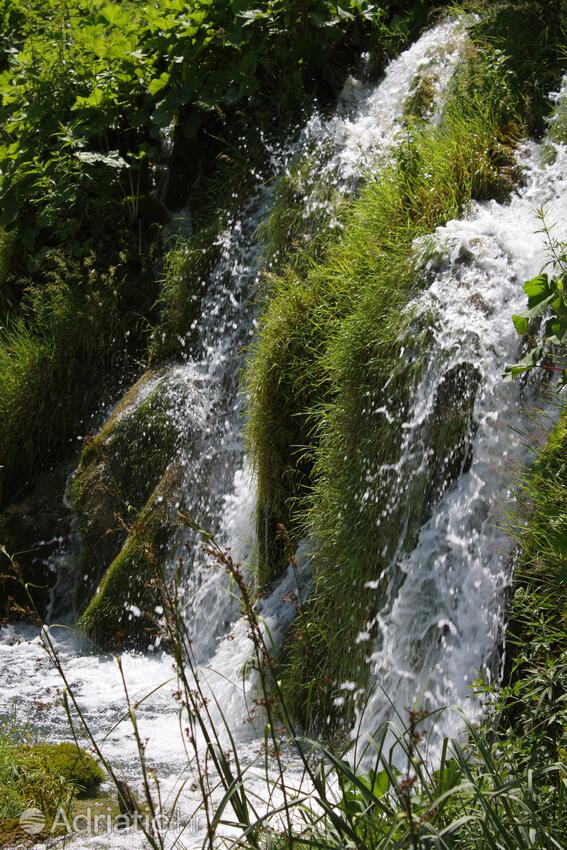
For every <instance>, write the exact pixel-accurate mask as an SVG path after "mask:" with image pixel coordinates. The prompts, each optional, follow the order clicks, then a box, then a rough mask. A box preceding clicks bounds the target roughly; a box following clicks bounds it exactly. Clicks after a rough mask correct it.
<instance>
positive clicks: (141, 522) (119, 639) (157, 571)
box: [78, 463, 185, 650]
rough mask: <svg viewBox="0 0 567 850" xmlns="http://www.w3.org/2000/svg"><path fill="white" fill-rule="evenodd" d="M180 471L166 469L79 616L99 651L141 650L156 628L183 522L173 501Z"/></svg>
mask: <svg viewBox="0 0 567 850" xmlns="http://www.w3.org/2000/svg"><path fill="white" fill-rule="evenodd" d="M184 474H185V471H184V467H183V465H182V464H179V463H173V464H172V465H171V466H170V467H169V468H168V470H167V471H166V473H165V474H164V476H163V477H162V479H161V481H160V482H159V484H158V486H157V487H156V488H155V490H154V491H153V493H152V494H151V496H150V498H149V500H148V502H147V504H146V506H145V507H144V509H143V510H142V511H141V512H140V513H139V514H138V516H137V517H136V518H135V519H134V520H133V521H132V524H131V526H130V528H129V531H128V534H127V537H126V540H125V542H124V545H123V546H122V548H121V550H120V552H119V553H118V555H117V556H116V557H115V558H114V560H113V561H112V563H111V564H110V566H109V567H108V569H107V570H106V572H105V574H104V577H103V579H102V581H101V583H100V587H99V588H98V590H97V591H96V592H95V594H94V596H93V597H92V599H91V600H90V602H89V604H88V605H87V608H86V610H85V611H84V613H83V614H82V616H81V618H80V620H79V623H78V626H79V628H80V629H81V630H82V631H83V632H85V634H86V635H87V636H88V637H89V638H90V639H91V640H93V641H94V642H95V643H96V644H97V645H98V646H100V647H101V648H103V649H109V650H115V649H122V648H125V647H126V648H144V647H146V646H147V645H148V644H149V643H150V642H151V641H152V640H153V639H154V638H155V637H156V635H158V634H159V632H160V627H159V613H158V612H159V611H160V604H161V600H162V593H161V588H162V581H163V579H164V572H165V570H166V566H167V563H168V561H169V560H170V558H171V557H172V555H173V553H174V551H175V548H176V545H177V541H178V537H179V532H180V528H181V526H182V523H181V521H180V517H179V512H178V508H177V500H178V496H179V491H180V489H181V486H182V483H183V480H184ZM156 609H157V611H156Z"/></svg>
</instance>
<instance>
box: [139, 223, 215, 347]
mask: <svg viewBox="0 0 567 850" xmlns="http://www.w3.org/2000/svg"><path fill="white" fill-rule="evenodd" d="M218 232H219V226H218V225H217V224H213V225H210V226H209V227H206V228H203V229H202V230H199V231H198V232H197V233H196V234H195V236H192V237H189V238H188V239H181V238H180V239H178V240H177V242H176V244H175V245H174V247H172V248H170V249H169V251H167V253H166V254H165V256H164V260H163V278H162V281H161V286H160V296H159V308H160V319H159V322H158V324H157V327H156V328H155V330H154V333H153V339H152V343H151V345H150V355H151V358H152V360H163V359H166V358H176V357H182V356H183V355H184V353H185V352H186V351H187V347H188V346H191V344H192V343H194V342H195V338H196V336H197V333H196V330H197V326H198V321H199V316H200V307H201V300H202V297H203V295H204V294H205V290H206V286H207V280H208V276H209V274H210V273H211V271H212V270H213V268H214V266H215V263H216V262H217V260H218V258H219V256H220V251H221V247H220V245H219V243H218V242H217V241H216V237H217V236H218Z"/></svg>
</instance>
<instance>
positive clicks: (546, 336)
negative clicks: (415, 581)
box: [505, 210, 567, 388]
mask: <svg viewBox="0 0 567 850" xmlns="http://www.w3.org/2000/svg"><path fill="white" fill-rule="evenodd" d="M538 216H539V219H540V221H541V222H542V225H543V229H542V231H540V232H543V233H545V235H546V238H547V244H548V248H549V254H550V257H551V259H550V260H549V263H548V265H549V266H551V268H552V274H551V275H549V274H548V273H547V272H545V271H543V272H542V273H541V274H539V275H538V276H537V277H535V278H533V280H528V281H526V283H525V284H524V292H525V293H526V295H527V296H528V309H527V310H526V311H525V312H523V313H520V314H518V315H516V316H512V321H513V322H514V327H515V328H516V330H517V331H518V333H519V334H522V335H523V336H525V337H526V339H527V348H528V351H527V353H526V354H525V356H524V358H523V359H522V360H521V361H520V362H519V363H516V364H515V365H513V366H507V367H506V372H505V374H506V377H508V378H517V377H518V376H520V375H525V374H526V373H528V372H531V371H533V370H534V369H537V368H540V369H546V370H548V371H551V372H559V373H560V378H559V387H560V388H562V387H564V386H565V385H566V384H567V366H565V353H566V350H567V244H566V243H563V242H558V241H557V240H556V239H555V238H554V237H553V235H552V233H551V231H550V229H549V228H548V227H547V225H546V223H545V214H544V211H543V210H539V212H538Z"/></svg>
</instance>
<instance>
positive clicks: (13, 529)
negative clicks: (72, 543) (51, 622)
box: [0, 464, 73, 617]
mask: <svg viewBox="0 0 567 850" xmlns="http://www.w3.org/2000/svg"><path fill="white" fill-rule="evenodd" d="M72 469H73V465H70V464H64V465H62V466H60V467H58V468H57V469H55V470H53V471H52V472H47V473H43V474H42V475H40V476H38V478H37V481H36V483H35V485H34V487H33V489H32V490H31V491H30V492H29V493H28V494H27V495H26V496H25V498H23V499H21V500H20V501H19V502H16V503H15V504H13V505H11V506H10V507H8V508H7V509H6V510H5V511H3V512H2V513H1V514H0V545H1V546H4V548H5V550H6V552H7V553H8V555H10V556H11V557H12V558H14V560H15V561H16V562H17V564H18V567H19V569H20V571H21V579H22V580H23V581H24V582H26V583H29V584H28V589H29V592H30V594H31V596H32V599H33V602H34V604H35V606H36V608H37V609H38V613H39V614H40V615H41V616H43V615H44V614H45V610H46V607H47V604H48V601H49V593H50V590H51V588H52V586H53V585H54V583H55V578H56V576H55V571H54V569H53V568H52V561H53V559H54V558H55V557H56V556H57V555H58V553H60V552H61V551H62V549H63V547H64V546H65V544H66V543H67V541H68V537H69V534H70V514H69V511H68V509H67V508H66V506H65V504H64V495H65V486H66V482H67V479H68V477H69V475H70V473H71V471H72ZM9 572H10V562H9V559H8V558H7V557H4V558H3V561H2V563H1V564H0V573H3V574H6V576H7V577H6V578H4V579H2V578H0V616H4V617H7V616H8V615H12V616H13V614H14V610H13V609H14V606H16V608H19V607H20V606H21V607H24V606H27V605H28V604H29V599H28V596H27V593H26V591H25V590H24V588H23V587H22V585H21V583H19V582H18V581H16V580H15V579H13V578H10V577H8V575H7V574H8V573H9Z"/></svg>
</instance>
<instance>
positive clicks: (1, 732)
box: [0, 725, 104, 828]
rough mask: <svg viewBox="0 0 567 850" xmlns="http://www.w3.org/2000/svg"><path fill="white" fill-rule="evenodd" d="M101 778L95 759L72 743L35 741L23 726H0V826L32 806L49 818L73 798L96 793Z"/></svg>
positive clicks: (5, 825)
mask: <svg viewBox="0 0 567 850" xmlns="http://www.w3.org/2000/svg"><path fill="white" fill-rule="evenodd" d="M103 780H104V773H103V772H102V770H101V768H100V767H99V765H98V764H97V762H96V761H95V760H94V759H93V758H92V757H91V756H89V755H88V754H87V753H86V752H85V751H84V750H81V749H79V748H78V747H77V746H76V745H75V744H43V743H36V742H34V741H32V740H31V739H30V738H29V735H28V734H27V733H26V732H25V730H21V729H18V728H15V727H12V726H11V725H3V726H1V727H0V785H1V786H2V795H1V797H0V827H3V828H6V827H7V826H8V825H9V824H10V822H11V821H17V819H18V818H19V816H20V814H21V813H22V812H23V811H24V810H25V809H27V808H31V807H35V808H38V809H40V811H42V812H43V813H44V814H45V816H46V818H47V819H49V817H50V816H54V815H55V813H56V811H57V809H58V808H59V807H62V808H63V809H67V810H68V809H69V806H70V804H71V801H72V799H73V798H75V797H93V796H95V794H96V793H97V791H98V788H99V786H100V784H101V782H102V781H103Z"/></svg>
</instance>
